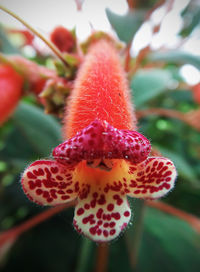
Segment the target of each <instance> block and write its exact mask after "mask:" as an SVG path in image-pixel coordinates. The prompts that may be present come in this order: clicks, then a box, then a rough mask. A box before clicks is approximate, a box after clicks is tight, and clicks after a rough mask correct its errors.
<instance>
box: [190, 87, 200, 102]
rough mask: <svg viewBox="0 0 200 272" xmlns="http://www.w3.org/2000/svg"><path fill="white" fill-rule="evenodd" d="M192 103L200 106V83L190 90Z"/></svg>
mask: <svg viewBox="0 0 200 272" xmlns="http://www.w3.org/2000/svg"><path fill="white" fill-rule="evenodd" d="M192 91H193V97H194V101H195V102H196V103H198V104H200V83H198V84H196V85H195V86H193V88H192Z"/></svg>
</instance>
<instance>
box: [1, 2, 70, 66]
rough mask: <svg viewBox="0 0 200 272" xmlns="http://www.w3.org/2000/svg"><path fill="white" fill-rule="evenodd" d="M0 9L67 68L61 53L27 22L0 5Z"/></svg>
mask: <svg viewBox="0 0 200 272" xmlns="http://www.w3.org/2000/svg"><path fill="white" fill-rule="evenodd" d="M0 9H1V10H3V11H4V12H6V13H8V14H9V15H11V16H12V17H14V18H15V19H16V20H18V21H19V22H20V23H22V24H23V25H24V26H25V27H27V28H28V29H29V30H30V31H31V32H32V33H33V34H35V35H36V36H37V37H38V38H40V39H41V40H42V41H43V42H44V43H45V44H46V45H47V46H48V47H49V48H50V49H51V50H52V51H53V52H54V54H55V55H56V56H57V57H58V58H59V59H60V60H61V61H62V63H63V64H64V65H65V66H66V67H68V66H69V65H68V63H67V62H66V60H65V59H64V57H63V55H62V53H61V52H60V51H59V50H58V49H57V48H56V47H55V46H54V44H53V43H52V42H50V41H48V40H47V39H46V38H45V37H44V36H42V35H41V34H40V33H39V32H38V31H37V30H35V29H34V28H33V27H32V26H30V25H29V24H28V23H27V22H25V21H24V20H23V19H22V18H20V17H19V16H18V15H17V14H15V13H14V12H12V11H10V10H9V9H7V8H5V7H4V6H1V5H0Z"/></svg>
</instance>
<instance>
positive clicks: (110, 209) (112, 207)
mask: <svg viewBox="0 0 200 272" xmlns="http://www.w3.org/2000/svg"><path fill="white" fill-rule="evenodd" d="M113 209H114V205H113V204H112V203H110V204H108V206H107V210H108V211H110V212H111V211H112V210H113Z"/></svg>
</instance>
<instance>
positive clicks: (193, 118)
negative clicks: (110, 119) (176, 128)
mask: <svg viewBox="0 0 200 272" xmlns="http://www.w3.org/2000/svg"><path fill="white" fill-rule="evenodd" d="M150 114H152V115H154V114H155V115H162V116H166V117H171V118H176V119H179V120H181V121H183V122H185V123H186V124H188V125H190V126H192V127H194V128H195V129H196V130H198V131H200V124H199V122H198V119H199V116H200V112H199V110H194V111H191V112H188V113H182V112H179V111H177V110H170V109H162V108H151V109H146V110H141V111H137V113H136V115H137V118H142V117H145V116H149V115H150Z"/></svg>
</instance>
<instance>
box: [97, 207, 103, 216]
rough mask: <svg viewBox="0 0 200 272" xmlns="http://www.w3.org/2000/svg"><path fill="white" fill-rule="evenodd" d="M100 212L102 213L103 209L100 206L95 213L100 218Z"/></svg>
mask: <svg viewBox="0 0 200 272" xmlns="http://www.w3.org/2000/svg"><path fill="white" fill-rule="evenodd" d="M102 214H103V209H102V208H100V209H98V211H97V213H96V216H97V218H99V219H101V216H102Z"/></svg>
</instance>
